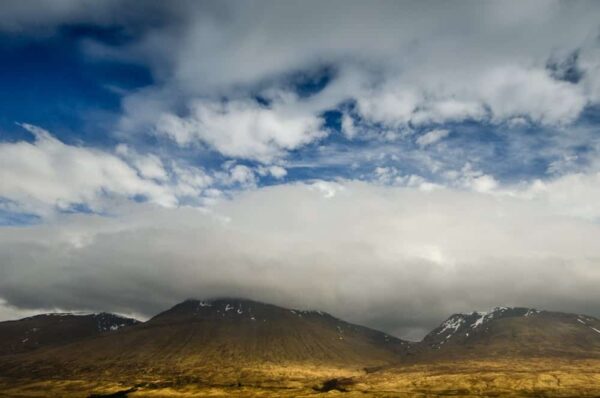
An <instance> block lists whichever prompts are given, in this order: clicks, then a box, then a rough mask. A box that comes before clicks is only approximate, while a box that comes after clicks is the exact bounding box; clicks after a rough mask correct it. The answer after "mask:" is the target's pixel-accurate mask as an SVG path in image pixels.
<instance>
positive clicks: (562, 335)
mask: <svg viewBox="0 0 600 398" xmlns="http://www.w3.org/2000/svg"><path fill="white" fill-rule="evenodd" d="M422 346H423V348H424V349H426V351H425V352H426V354H425V356H426V357H431V358H443V357H454V358H461V357H464V358H467V357H471V358H474V357H478V358H485V357H488V358H489V357H525V358H526V357H532V356H536V357H563V358H600V320H598V319H596V318H593V317H589V316H585V315H577V314H567V313H561V312H550V311H539V310H535V309H530V308H506V307H499V308H495V309H494V310H492V311H491V312H473V313H471V314H454V315H452V316H451V317H449V318H448V319H447V320H446V321H445V322H443V323H442V324H441V325H440V326H439V327H438V328H436V329H434V330H433V331H432V332H431V333H429V334H428V335H427V336H425V338H424V339H423V342H422Z"/></svg>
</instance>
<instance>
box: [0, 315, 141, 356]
mask: <svg viewBox="0 0 600 398" xmlns="http://www.w3.org/2000/svg"><path fill="white" fill-rule="evenodd" d="M136 323H139V322H138V321H136V320H135V319H131V318H125V317H122V316H119V315H115V314H109V313H100V314H88V315H77V314H71V313H51V314H42V315H36V316H32V317H29V318H24V319H20V320H17V321H6V322H0V355H2V354H14V353H19V352H26V351H31V350H34V349H37V348H41V347H49V346H54V345H60V344H65V343H72V342H74V341H77V340H81V339H83V338H86V337H91V336H95V335H98V334H101V333H104V332H112V331H116V330H118V329H121V328H123V327H127V326H131V325H135V324H136Z"/></svg>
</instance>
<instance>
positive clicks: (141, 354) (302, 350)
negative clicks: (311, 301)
mask: <svg viewBox="0 0 600 398" xmlns="http://www.w3.org/2000/svg"><path fill="white" fill-rule="evenodd" d="M411 347H412V344H411V343H408V342H405V341H403V340H400V339H397V338H394V337H392V336H388V335H386V334H384V333H382V332H378V331H375V330H372V329H368V328H365V327H362V326H357V325H353V324H350V323H346V322H344V321H341V320H339V319H336V318H334V317H332V316H331V315H328V314H325V313H322V312H316V311H297V310H289V309H285V308H281V307H277V306H274V305H269V304H263V303H258V302H254V301H249V300H237V299H223V300H212V301H197V300H188V301H185V302H183V303H180V304H178V305H176V306H174V307H173V308H171V309H170V310H167V311H165V312H163V313H161V314H159V315H157V316H155V317H154V318H152V319H151V320H149V321H148V322H145V323H143V324H139V325H135V326H132V327H129V328H124V329H123V330H119V331H116V332H114V333H110V334H103V335H100V336H97V337H95V338H91V339H86V340H83V341H78V342H75V343H72V344H68V345H64V346H61V347H55V348H49V349H46V350H37V351H35V352H32V353H29V354H23V355H20V356H14V357H12V358H9V359H7V360H5V361H4V362H3V361H2V359H1V358H0V372H8V374H11V375H15V376H19V375H25V374H28V373H29V372H31V371H32V370H33V371H35V372H39V371H40V369H50V370H51V372H52V374H53V375H56V374H61V375H64V376H69V377H72V376H77V377H82V375H95V374H103V375H118V376H119V377H138V376H143V375H147V374H154V375H156V374H162V375H167V374H168V375H172V376H177V377H184V376H186V377H188V376H189V377H198V375H202V377H203V378H214V377H215V376H223V375H224V374H226V373H230V374H239V372H240V371H241V370H243V369H256V368H257V367H258V366H263V367H264V366H288V367H294V366H299V367H305V366H308V367H310V366H314V367H346V368H348V367H351V368H355V369H361V368H362V367H368V366H378V365H383V364H388V363H392V362H396V361H398V360H399V359H401V358H402V357H403V356H405V355H407V353H408V352H409V351H410V350H411ZM192 375H193V376H192Z"/></svg>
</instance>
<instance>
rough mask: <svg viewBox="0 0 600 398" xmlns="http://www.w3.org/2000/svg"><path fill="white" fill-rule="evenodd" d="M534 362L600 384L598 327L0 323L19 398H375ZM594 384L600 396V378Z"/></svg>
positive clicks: (250, 320) (66, 318) (276, 313)
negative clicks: (408, 337)
mask: <svg viewBox="0 0 600 398" xmlns="http://www.w3.org/2000/svg"><path fill="white" fill-rule="evenodd" d="M533 358H535V359H536V360H537V361H538V362H536V363H538V364H539V363H542V362H543V363H546V364H552V363H556V364H559V363H560V364H564V363H566V362H565V361H571V362H569V363H573V362H572V361H576V363H578V364H579V363H581V364H583V363H586V364H589V363H592V364H593V367H592V370H594V369H596V370H597V371H598V372H597V373H598V374H600V367H597V368H596V366H598V365H599V364H600V320H599V319H597V318H594V317H591V316H585V315H578V314H567V313H561V312H551V311H540V310H536V309H530V308H506V307H499V308H495V309H494V310H492V311H490V312H485V313H483V312H472V313H469V314H454V315H452V316H450V317H449V318H448V319H446V320H445V321H444V322H443V323H442V324H441V325H440V326H439V327H437V328H435V329H434V330H432V331H431V332H430V333H429V334H427V335H426V336H425V338H424V339H423V340H422V341H420V342H409V341H405V340H402V339H399V338H396V337H394V336H391V335H389V334H386V333H383V332H380V331H377V330H373V329H370V328H367V327H364V326H359V325H354V324H351V323H348V322H345V321H342V320H340V319H337V318H335V317H334V316H332V315H329V314H327V313H324V312H321V311H302V310H295V309H287V308H282V307H278V306H275V305H271V304H266V303H260V302H256V301H251V300H244V299H214V300H204V301H202V300H186V301H184V302H182V303H179V304H177V305H175V306H174V307H172V308H170V309H168V310H166V311H164V312H162V313H160V314H158V315H156V316H154V317H153V318H151V319H149V320H148V321H146V322H138V321H136V320H134V319H130V318H124V317H121V316H118V315H114V314H107V313H102V314H93V315H74V314H46V315H38V316H34V317H30V318H25V319H22V320H18V321H8V322H0V391H1V390H2V388H4V389H5V390H6V391H10V394H14V395H15V396H27V395H22V392H23V390H22V389H20V387H18V386H23V385H31V383H34V384H35V383H40V382H44V383H47V382H50V381H56V380H61V381H63V384H64V382H66V381H69V383H73V382H75V381H77V382H78V383H83V386H80V388H75V387H73V388H71V390H73V391H75V392H79V393H82V394H83V395H81V396H86V395H85V394H86V393H87V392H90V393H91V392H92V391H97V390H99V391H105V392H106V391H113V390H112V389H115V388H116V389H117V393H119V388H121V387H127V388H125V389H123V391H124V392H122V393H123V394H125V395H126V394H132V395H131V396H134V395H135V394H137V395H139V396H144V395H140V394H141V391H145V392H146V393H148V391H150V390H152V389H159V390H160V389H163V390H161V391H163V392H164V389H165V388H169V389H175V390H177V389H178V388H179V389H180V388H183V387H182V386H188V387H189V386H196V387H195V388H197V389H198V388H200V387H201V388H200V389H201V390H202V389H206V388H209V387H210V388H216V387H215V386H220V387H219V388H238V389H241V388H244V387H243V386H253V388H258V387H260V388H263V389H264V388H269V389H273V388H284V389H285V391H291V390H290V389H293V388H296V387H297V388H307V386H309V385H310V387H311V389H309V390H310V391H313V392H315V393H318V392H322V391H328V390H338V391H351V390H353V389H357V388H359V387H360V386H363V387H360V388H362V389H363V390H364V389H365V388H366V389H367V390H369V388H370V387H368V388H367V387H364V386H370V385H373V382H374V381H375V380H378V382H377V383H379V385H387V384H389V383H390V381H389V380H396V381H397V380H399V379H398V378H399V377H400V376H399V375H404V376H402V377H405V376H406V369H413V370H414V369H421V368H423V367H425V368H427V369H430V368H431V367H432V366H433V367H435V366H438V367H439V366H440V365H441V364H448V363H461V364H467V363H471V364H472V363H473V362H474V361H480V362H481V361H485V363H486V364H488V365H489V364H490V363H496V364H499V363H504V364H506V363H511V361H512V363H517V362H519V361H521V362H522V361H531V360H532V359H533ZM515 361H516V362H515ZM540 361H541V362H540ZM519 363H520V362H519ZM488 365H486V366H488ZM536 366H537V365H536ZM561 366H562V365H561ZM586 366H588V365H586ZM557 369H558V365H557ZM446 372H447V373H448V372H450V370H447V371H446ZM450 373H452V372H450ZM383 375H385V377H384V376H383ZM382 377H383V379H382ZM590 377H591V376H590ZM382 380H385V382H384V381H382ZM586 380H587V379H586ZM597 382H598V384H597V385H598V391H599V392H600V376H599V378H598V380H597ZM52 383H54V382H52ZM90 383H91V384H90ZM307 383H308V384H307ZM369 383H371V384H369ZM382 383H383V384H382ZM386 383H387V384H386ZM586 383H587V385H588V386H589V385H592V386H593V385H594V384H593V382H592V383H591V384H590V381H589V380H587V381H586ZM67 384H68V383H67ZM67 384H64V385H67ZM64 385H63V387H64ZM440 385H441V384H440ZM15 386H17V387H15ZM53 386H54V387H56V383H54V384H53ZM132 386H133V387H132ZM357 386H358V387H357ZM412 386H413V387H410V386H404V387H403V388H405V390H406V391H409V390H410V391H413V390H411V388H413V389H414V383H413V384H412ZM54 387H53V388H54ZM188 387H185V388H188ZM409 387H410V388H409ZM15 388H17V389H15ZM28 388H29V389H27V388H26V389H25V390H27V391H31V386H30V387H28ZM61 388H62V387H61ZM131 388H133V389H134V390H136V391H134V390H131ZM246 388H250V387H246ZM360 388H359V389H360ZM71 390H69V391H71ZM421 390H424V391H426V390H427V388H426V387H423V388H421ZM450 390H452V389H450ZM46 391H52V389H50V390H46ZM65 391H66V390H61V391H59V392H57V395H56V396H64V395H65V394H66V395H67V396H68V394H67V393H66V392H65ZM586 391H587V390H586ZM230 392H231V391H230ZM363 392H365V391H363ZM238 393H239V391H238ZM125 395H123V396H125ZM253 395H254V394H251V395H248V396H253ZM0 396H2V394H1V393H0ZM7 396H11V395H7ZM73 396H78V395H76V394H75V395H73ZM200 396H203V395H200ZM224 396H227V394H225V395H224Z"/></svg>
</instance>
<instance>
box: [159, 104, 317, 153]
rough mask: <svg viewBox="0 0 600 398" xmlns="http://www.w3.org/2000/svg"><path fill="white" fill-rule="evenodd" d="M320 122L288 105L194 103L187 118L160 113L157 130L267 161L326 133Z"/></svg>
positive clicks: (181, 139)
mask: <svg viewBox="0 0 600 398" xmlns="http://www.w3.org/2000/svg"><path fill="white" fill-rule="evenodd" d="M321 123H322V122H321V120H320V119H319V118H318V117H315V116H312V115H310V114H303V113H301V112H298V111H297V110H295V108H294V107H293V106H290V104H281V103H277V104H274V105H272V106H268V107H267V106H263V105H260V104H259V103H257V102H256V101H232V102H225V103H206V102H195V103H194V104H193V105H192V106H191V113H190V115H189V116H187V117H178V116H176V115H173V114H165V115H163V116H162V117H161V119H160V120H159V122H158V126H157V131H158V132H159V133H162V134H166V135H168V136H170V137H172V138H173V139H174V140H175V141H177V142H178V143H179V144H183V145H185V144H190V143H191V142H194V141H200V142H205V143H207V144H209V145H211V146H212V147H214V148H215V149H216V150H218V151H219V152H221V153H223V154H225V155H228V156H232V157H239V158H246V159H253V160H259V161H262V162H265V163H268V162H270V161H272V160H274V159H275V158H277V157H279V156H281V155H282V153H283V152H284V151H288V150H292V149H296V148H298V147H300V146H302V145H305V144H308V143H310V142H312V141H314V140H317V139H319V138H321V137H323V136H324V135H326V133H325V132H324V131H323V130H322V129H321Z"/></svg>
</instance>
